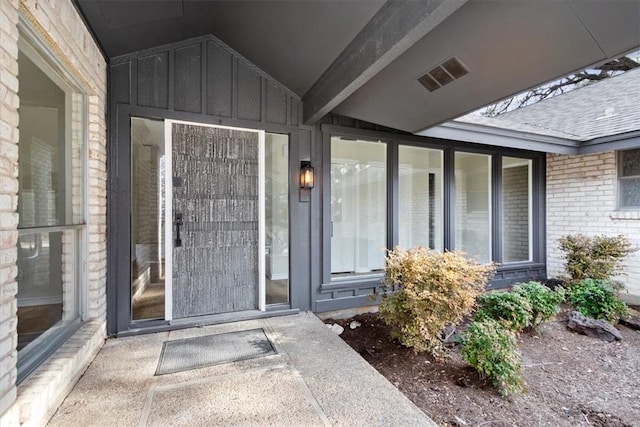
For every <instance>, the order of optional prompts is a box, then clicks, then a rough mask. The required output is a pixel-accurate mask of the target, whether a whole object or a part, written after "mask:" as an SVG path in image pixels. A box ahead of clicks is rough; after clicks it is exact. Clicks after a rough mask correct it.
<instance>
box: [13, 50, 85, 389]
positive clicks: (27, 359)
mask: <svg viewBox="0 0 640 427" xmlns="http://www.w3.org/2000/svg"><path fill="white" fill-rule="evenodd" d="M19 48H20V49H19V54H18V67H19V75H20V90H19V96H20V108H19V117H20V141H19V165H20V167H19V174H18V182H19V187H18V213H19V217H20V220H19V224H18V229H19V231H18V245H17V246H18V248H17V250H18V260H17V265H18V274H17V278H16V280H17V283H18V295H17V305H18V310H17V317H18V328H17V329H18V381H22V379H24V377H25V376H26V375H27V374H28V373H29V372H30V371H31V370H33V369H34V368H35V367H36V366H37V365H38V364H39V363H40V361H42V360H43V359H44V358H45V357H46V356H48V354H49V353H50V352H51V351H53V349H55V347H56V346H57V344H59V343H61V342H62V341H63V340H64V339H65V338H66V337H67V336H69V335H70V333H71V332H73V331H74V330H75V327H77V325H78V324H79V319H80V308H79V300H80V295H79V284H80V282H81V271H80V257H81V254H82V252H83V251H82V243H81V242H82V235H83V231H84V215H85V213H84V197H85V196H84V193H85V190H84V182H85V162H86V161H85V149H84V126H83V122H84V113H85V108H84V96H83V95H82V94H81V93H79V92H78V91H76V90H74V89H73V88H72V87H71V86H70V85H69V84H68V83H67V82H66V81H65V80H64V79H62V78H61V77H60V76H59V75H58V74H57V73H56V72H55V71H54V70H53V68H52V67H51V66H49V65H48V63H47V61H45V60H44V59H43V58H42V56H40V55H39V53H38V52H37V51H36V50H35V49H34V48H33V47H31V46H30V45H29V44H28V43H27V42H26V41H25V40H24V39H22V38H21V39H20V41H19Z"/></svg>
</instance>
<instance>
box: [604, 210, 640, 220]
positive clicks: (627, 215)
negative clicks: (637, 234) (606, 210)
mask: <svg viewBox="0 0 640 427" xmlns="http://www.w3.org/2000/svg"><path fill="white" fill-rule="evenodd" d="M610 216H611V219H614V220H620V219H625V220H640V210H629V211H613V212H611V215H610Z"/></svg>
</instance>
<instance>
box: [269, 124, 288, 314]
mask: <svg viewBox="0 0 640 427" xmlns="http://www.w3.org/2000/svg"><path fill="white" fill-rule="evenodd" d="M265 156H266V158H265V197H266V200H265V234H266V235H265V244H266V248H265V257H266V259H265V266H266V269H265V271H266V275H267V277H266V281H265V282H266V298H267V301H266V302H267V304H286V303H288V302H289V136H288V135H283V134H277V133H267V134H266V136H265Z"/></svg>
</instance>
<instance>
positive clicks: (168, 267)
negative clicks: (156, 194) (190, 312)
mask: <svg viewBox="0 0 640 427" xmlns="http://www.w3.org/2000/svg"><path fill="white" fill-rule="evenodd" d="M174 124H184V125H191V126H201V127H209V128H217V129H228V130H235V131H243V132H252V133H257V134H258V310H260V311H265V310H266V279H265V277H266V264H265V241H266V240H265V213H266V211H265V178H266V177H265V134H266V131H264V130H256V129H248V128H239V127H232V126H221V125H212V124H207V123H199V122H191V121H184V120H174V119H168V118H167V119H164V132H165V138H164V143H165V147H164V148H165V153H166V154H165V155H166V159H167V160H166V163H165V175H164V178H165V218H164V221H165V223H164V230H165V304H164V307H165V320H166V321H171V320H173V231H174V230H173V154H172V147H173V141H172V132H171V130H172V126H173V125H174ZM212 314H213V313H212Z"/></svg>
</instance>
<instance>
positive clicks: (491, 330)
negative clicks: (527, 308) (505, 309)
mask: <svg viewBox="0 0 640 427" xmlns="http://www.w3.org/2000/svg"><path fill="white" fill-rule="evenodd" d="M460 355H461V356H462V358H463V359H464V360H465V361H466V362H467V363H469V365H471V366H472V367H473V368H474V369H475V370H476V371H478V372H479V373H480V375H481V376H484V377H486V378H489V379H490V380H491V383H492V384H493V385H494V387H495V388H496V389H497V390H498V392H500V394H501V395H503V396H508V395H510V394H513V393H520V392H523V391H524V382H523V380H522V370H521V367H520V354H519V353H518V351H517V345H516V336H515V333H514V332H513V331H511V330H509V329H508V328H507V327H506V326H505V324H504V323H502V322H499V321H496V320H493V319H491V318H485V319H483V320H475V321H474V322H472V323H471V324H470V325H469V326H468V327H467V329H465V331H464V332H463V333H462V346H461V348H460Z"/></svg>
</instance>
